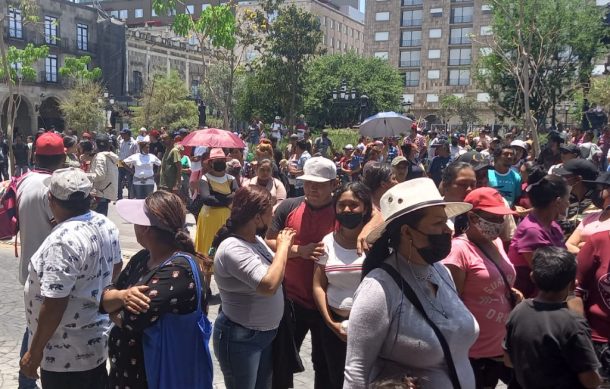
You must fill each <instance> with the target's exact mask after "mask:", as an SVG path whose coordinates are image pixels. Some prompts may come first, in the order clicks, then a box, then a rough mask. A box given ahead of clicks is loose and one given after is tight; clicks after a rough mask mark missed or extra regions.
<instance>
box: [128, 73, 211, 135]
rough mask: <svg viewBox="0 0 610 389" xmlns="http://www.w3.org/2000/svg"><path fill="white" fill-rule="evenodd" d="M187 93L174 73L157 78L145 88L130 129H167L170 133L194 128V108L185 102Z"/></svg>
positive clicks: (196, 120) (195, 106)
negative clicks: (174, 130)
mask: <svg viewBox="0 0 610 389" xmlns="http://www.w3.org/2000/svg"><path fill="white" fill-rule="evenodd" d="M188 95H189V91H188V89H187V88H186V85H184V80H183V79H182V78H180V76H179V75H178V73H177V72H174V71H172V72H170V73H169V75H167V74H156V75H155V76H154V77H153V79H152V81H150V83H148V84H147V85H146V87H145V90H144V93H143V94H142V96H143V97H142V99H140V107H138V109H137V110H135V111H134V118H133V121H132V126H133V127H135V128H138V127H154V128H159V127H161V126H167V127H169V128H170V129H179V128H182V127H186V128H194V127H196V126H197V122H198V118H199V112H198V110H197V104H196V103H195V102H194V101H192V100H188V99H187V96H188Z"/></svg>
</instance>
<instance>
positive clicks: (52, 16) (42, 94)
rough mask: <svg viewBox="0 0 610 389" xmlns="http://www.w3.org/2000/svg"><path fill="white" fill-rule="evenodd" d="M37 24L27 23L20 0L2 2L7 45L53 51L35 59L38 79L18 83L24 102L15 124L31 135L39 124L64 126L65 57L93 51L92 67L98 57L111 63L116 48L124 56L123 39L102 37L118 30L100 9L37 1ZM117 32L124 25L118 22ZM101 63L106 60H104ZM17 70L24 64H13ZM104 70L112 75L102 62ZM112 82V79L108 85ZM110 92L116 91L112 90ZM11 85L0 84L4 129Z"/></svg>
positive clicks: (59, 0) (58, 0) (62, 0)
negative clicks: (100, 17) (62, 71)
mask: <svg viewBox="0 0 610 389" xmlns="http://www.w3.org/2000/svg"><path fill="white" fill-rule="evenodd" d="M37 4H38V11H39V15H38V19H39V22H38V23H30V24H28V23H26V20H25V15H24V14H23V12H22V10H21V9H20V8H19V3H18V2H17V1H14V2H13V1H9V2H4V3H3V5H0V6H2V7H3V8H4V9H3V11H2V12H4V13H5V14H6V15H7V16H8V17H6V18H5V24H4V26H2V27H3V29H2V33H3V34H4V39H5V42H6V43H7V45H8V46H14V47H17V48H23V47H25V46H26V45H27V44H29V43H33V44H34V45H36V46H41V45H46V46H47V47H48V48H49V55H48V56H47V57H46V58H44V59H43V60H41V61H39V62H38V63H37V64H36V68H37V77H36V79H35V80H23V81H22V83H21V88H20V95H21V98H22V100H21V105H20V107H19V110H18V114H17V120H16V123H15V125H16V127H18V128H19V130H20V132H21V133H22V134H26V135H29V134H33V133H35V132H36V130H37V129H38V128H39V127H49V126H51V125H55V126H56V127H57V128H63V120H62V118H61V113H60V111H59V102H60V101H61V100H62V98H63V97H64V96H65V94H66V89H65V87H64V85H63V82H62V81H63V80H62V79H61V76H60V74H59V69H60V68H61V67H62V66H63V64H64V60H65V58H66V57H67V56H83V55H89V56H91V57H92V59H93V65H94V66H101V65H100V60H101V59H102V58H103V59H104V60H105V61H109V62H112V60H113V56H114V55H116V53H119V55H121V54H120V53H121V46H124V39H123V41H121V40H118V41H117V40H115V39H105V40H102V39H100V34H105V35H104V36H106V37H109V36H110V35H108V34H111V33H112V32H113V31H115V29H114V28H113V27H114V26H112V25H108V24H110V22H109V21H103V20H100V21H98V14H97V11H96V10H94V9H92V8H90V7H86V6H83V5H78V4H74V3H72V2H69V1H65V0H38V2H37ZM117 28H118V30H119V32H120V31H121V30H122V26H118V27H117ZM102 62H103V61H102ZM12 66H13V67H14V68H15V69H17V70H18V69H19V66H20V64H18V63H15V64H12ZM102 71H103V72H104V74H105V75H107V74H110V73H111V72H110V73H109V72H108V69H105V68H104V67H102ZM108 87H109V88H112V87H113V84H112V83H109V84H108ZM110 93H114V91H113V90H110ZM7 98H8V88H7V86H6V85H5V84H0V104H1V105H0V107H2V111H1V114H2V115H1V117H0V124H1V126H2V128H6V109H7Z"/></svg>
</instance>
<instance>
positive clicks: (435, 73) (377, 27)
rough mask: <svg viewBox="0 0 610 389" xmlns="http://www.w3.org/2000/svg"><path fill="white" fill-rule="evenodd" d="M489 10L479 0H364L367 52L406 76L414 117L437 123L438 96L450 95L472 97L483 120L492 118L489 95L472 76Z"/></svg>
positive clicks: (409, 108)
mask: <svg viewBox="0 0 610 389" xmlns="http://www.w3.org/2000/svg"><path fill="white" fill-rule="evenodd" d="M490 13H491V9H490V7H489V5H487V4H485V2H484V1H483V0H425V1H424V0H368V1H367V2H366V13H365V15H366V32H365V34H366V42H367V45H366V51H367V55H370V56H375V57H378V58H383V59H387V60H388V61H389V63H390V64H392V65H393V66H396V67H397V68H398V69H399V71H400V72H401V73H402V74H403V75H404V83H405V84H404V94H403V104H404V106H405V111H410V112H411V113H412V114H414V115H415V116H416V117H417V118H425V119H426V120H428V121H429V122H430V123H433V124H434V123H439V122H440V120H439V118H438V117H437V116H436V115H435V111H436V110H438V108H439V101H440V99H441V97H442V96H443V95H447V94H454V95H457V96H460V97H463V96H469V97H471V98H474V99H475V100H476V101H477V102H478V103H479V107H480V115H479V116H480V118H481V122H482V123H490V122H493V118H494V116H493V113H492V112H491V110H490V109H489V108H488V107H487V102H488V101H489V95H488V94H486V93H483V92H482V91H480V90H477V88H476V86H475V85H474V81H473V72H474V69H473V64H474V62H475V61H476V59H477V57H478V56H480V55H485V52H487V51H488V50H489V49H488V48H487V47H486V46H485V40H486V39H489V37H490V36H491V34H492V30H491V27H490V25H489V23H490ZM455 120H457V118H456V119H454V121H455Z"/></svg>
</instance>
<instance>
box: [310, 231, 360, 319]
mask: <svg viewBox="0 0 610 389" xmlns="http://www.w3.org/2000/svg"><path fill="white" fill-rule="evenodd" d="M322 243H324V252H325V253H324V255H322V256H321V257H320V259H319V260H318V265H323V266H324V271H325V273H326V278H327V279H328V287H327V289H326V298H327V301H328V305H329V306H331V307H333V308H337V309H342V310H351V309H352V302H353V299H354V293H355V292H356V289H357V288H358V285H360V278H361V276H362V263H363V262H364V257H365V256H364V255H361V256H358V253H357V252H356V249H346V248H343V247H341V246H340V245H339V243H337V241H336V240H335V238H334V232H331V233H330V234H328V235H326V236H325V237H324V238H323V239H322Z"/></svg>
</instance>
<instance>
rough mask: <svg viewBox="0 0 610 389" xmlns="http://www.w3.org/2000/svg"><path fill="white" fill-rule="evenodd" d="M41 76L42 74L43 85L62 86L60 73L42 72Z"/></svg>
mask: <svg viewBox="0 0 610 389" xmlns="http://www.w3.org/2000/svg"><path fill="white" fill-rule="evenodd" d="M39 74H40V82H41V83H42V84H54V85H61V84H62V79H61V77H60V76H59V72H55V73H52V72H51V73H48V72H46V71H42V72H40V73H39Z"/></svg>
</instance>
